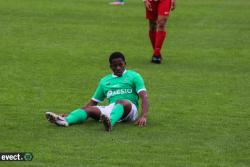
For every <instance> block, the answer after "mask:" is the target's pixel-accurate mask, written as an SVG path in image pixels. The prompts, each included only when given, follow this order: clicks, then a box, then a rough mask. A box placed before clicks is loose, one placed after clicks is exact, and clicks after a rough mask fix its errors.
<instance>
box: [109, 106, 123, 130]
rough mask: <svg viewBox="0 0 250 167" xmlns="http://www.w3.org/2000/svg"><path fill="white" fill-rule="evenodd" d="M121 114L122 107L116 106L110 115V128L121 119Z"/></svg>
mask: <svg viewBox="0 0 250 167" xmlns="http://www.w3.org/2000/svg"><path fill="white" fill-rule="evenodd" d="M123 113H124V108H123V105H121V104H116V105H115V106H114V108H113V109H112V111H111V114H110V121H111V125H112V126H113V125H114V124H115V123H116V122H117V121H118V120H119V119H120V118H121V117H122V115H123Z"/></svg>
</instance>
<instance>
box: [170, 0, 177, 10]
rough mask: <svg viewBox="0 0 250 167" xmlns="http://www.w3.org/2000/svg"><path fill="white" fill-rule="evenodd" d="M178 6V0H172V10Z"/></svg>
mask: <svg viewBox="0 0 250 167" xmlns="http://www.w3.org/2000/svg"><path fill="white" fill-rule="evenodd" d="M175 7H176V0H171V10H174V9H175Z"/></svg>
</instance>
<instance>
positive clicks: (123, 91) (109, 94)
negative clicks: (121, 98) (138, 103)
mask: <svg viewBox="0 0 250 167" xmlns="http://www.w3.org/2000/svg"><path fill="white" fill-rule="evenodd" d="M131 93H133V90H132V89H117V90H114V91H112V90H109V91H108V92H107V98H110V97H112V96H115V95H122V94H131Z"/></svg>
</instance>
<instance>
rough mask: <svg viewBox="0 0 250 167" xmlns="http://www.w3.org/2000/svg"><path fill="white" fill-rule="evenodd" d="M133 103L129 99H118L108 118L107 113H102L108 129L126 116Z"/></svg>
mask: <svg viewBox="0 0 250 167" xmlns="http://www.w3.org/2000/svg"><path fill="white" fill-rule="evenodd" d="M131 109H132V104H131V102H130V101H128V100H117V101H116V103H115V105H114V107H113V109H112V111H111V113H110V117H109V118H108V116H107V115H102V121H103V124H104V127H105V130H106V131H111V130H112V126H114V125H115V123H116V122H117V121H118V120H120V119H121V118H125V117H126V116H127V115H128V114H129V113H130V111H131Z"/></svg>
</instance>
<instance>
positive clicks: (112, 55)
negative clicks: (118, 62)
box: [109, 52, 125, 64]
mask: <svg viewBox="0 0 250 167" xmlns="http://www.w3.org/2000/svg"><path fill="white" fill-rule="evenodd" d="M117 58H121V59H122V60H123V61H124V62H125V57H124V55H123V54H122V53H121V52H113V53H111V55H110V56H109V63H110V64H111V63H112V60H113V59H117Z"/></svg>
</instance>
